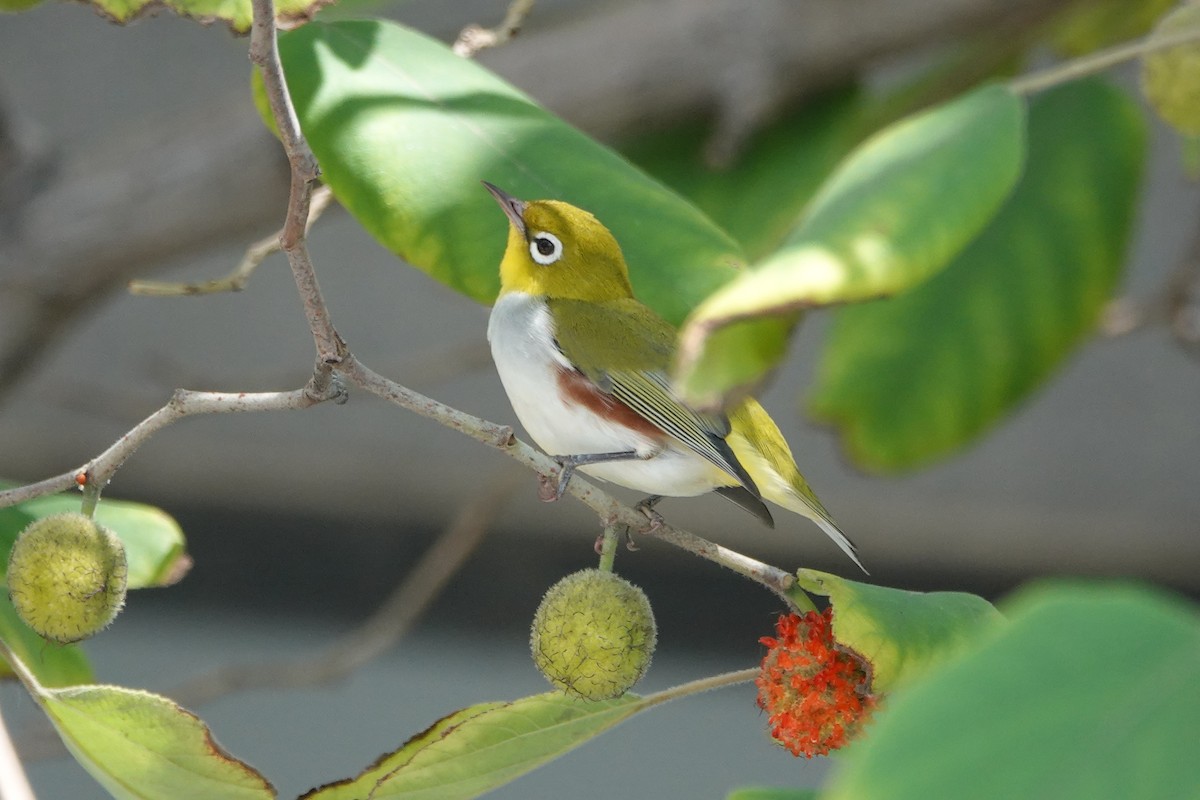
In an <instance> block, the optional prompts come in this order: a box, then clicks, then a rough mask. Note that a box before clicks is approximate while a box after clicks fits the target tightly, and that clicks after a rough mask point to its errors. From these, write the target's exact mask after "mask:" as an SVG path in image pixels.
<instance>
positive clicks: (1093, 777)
mask: <svg viewBox="0 0 1200 800" xmlns="http://www.w3.org/2000/svg"><path fill="white" fill-rule="evenodd" d="M1004 608H1005V611H1006V614H1007V615H1008V617H1009V619H1010V624H1008V625H1006V626H1004V628H1002V629H1001V630H999V631H998V633H997V635H996V636H994V637H991V638H990V639H989V640H988V641H987V642H985V643H984V644H983V645H982V646H981V647H979V648H978V649H976V650H974V651H972V652H971V653H969V654H967V655H965V656H963V657H962V658H959V659H957V660H955V661H953V662H951V663H947V664H945V665H943V666H942V667H941V668H939V669H936V670H933V671H931V672H929V673H927V674H926V675H925V676H924V677H923V678H922V679H921V680H919V681H917V682H915V683H912V684H909V685H907V686H905V687H904V688H902V689H901V690H900V691H897V692H895V693H894V694H893V695H891V697H889V698H888V702H887V706H886V708H885V709H883V711H882V713H880V714H879V715H878V716H877V718H876V720H875V721H874V722H873V723H872V725H871V727H869V728H868V729H867V732H866V735H865V736H864V737H863V738H862V740H861V741H859V742H856V743H855V744H854V745H853V746H852V747H851V748H849V749H848V750H847V751H846V753H845V756H844V758H843V759H842V760H841V762H840V763H839V765H838V767H839V769H838V771H837V773H835V776H834V778H833V781H832V783H831V786H830V788H829V791H828V792H827V793H826V794H823V795H822V797H823V798H827V800H843V799H845V800H849V799H850V798H863V797H870V798H872V800H928V798H932V797H971V798H973V799H974V800H991V798H997V800H999V798H1014V797H1025V798H1035V797H1046V798H1049V797H1052V798H1054V799H1055V800H1107V798H1113V800H1117V799H1118V798H1120V799H1122V800H1124V798H1131V797H1147V798H1149V797H1153V798H1156V800H1171V799H1172V798H1179V800H1185V798H1195V797H1200V761H1197V759H1196V720H1197V719H1200V680H1197V675H1196V665H1197V664H1200V615H1198V614H1197V608H1196V606H1194V605H1191V604H1188V603H1186V602H1184V601H1182V600H1180V599H1178V598H1175V597H1169V596H1166V595H1164V594H1163V593H1161V592H1158V591H1156V590H1151V589H1147V588H1141V587H1131V586H1120V585H1113V584H1108V585H1105V584H1093V585H1070V584H1061V583H1060V584H1056V585H1042V586H1040V587H1036V588H1033V589H1030V590H1026V591H1024V592H1022V593H1020V594H1019V595H1018V596H1017V597H1015V598H1013V601H1012V602H1011V603H1009V604H1006V605H1005V606H1004Z"/></svg>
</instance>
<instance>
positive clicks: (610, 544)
mask: <svg viewBox="0 0 1200 800" xmlns="http://www.w3.org/2000/svg"><path fill="white" fill-rule="evenodd" d="M623 530H625V528H623V527H621V526H619V525H606V526H605V527H604V535H603V537H602V538H601V540H600V567H599V568H600V571H601V572H612V571H613V563H614V562H615V561H616V560H617V540H618V539H620V538H621V531H623Z"/></svg>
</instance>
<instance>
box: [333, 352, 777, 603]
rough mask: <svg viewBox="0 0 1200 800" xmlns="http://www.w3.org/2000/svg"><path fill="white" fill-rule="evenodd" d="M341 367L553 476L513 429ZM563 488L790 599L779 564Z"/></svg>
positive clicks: (359, 366) (576, 484)
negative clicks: (739, 551) (776, 564)
mask: <svg viewBox="0 0 1200 800" xmlns="http://www.w3.org/2000/svg"><path fill="white" fill-rule="evenodd" d="M341 371H342V374H343V376H344V377H345V380H346V383H347V384H349V385H352V386H357V387H358V388H361V389H365V390H366V391H368V392H371V393H372V394H374V395H377V396H379V397H382V398H384V399H385V400H388V401H390V402H393V403H395V404H396V405H398V406H400V407H402V408H406V409H408V410H409V411H413V412H415V413H417V414H420V415H421V416H425V417H430V418H431V419H435V420H437V421H438V422H440V423H442V424H443V425H445V426H446V427H449V428H453V429H454V430H457V431H459V432H460V433H464V434H466V435H467V436H470V437H471V438H473V439H475V440H476V441H479V442H483V443H484V444H488V445H491V446H493V447H497V448H499V449H500V450H502V451H503V452H505V453H507V454H508V455H509V456H510V457H511V458H514V459H516V460H517V461H518V462H520V463H521V464H524V465H525V466H527V467H530V468H531V469H534V470H536V471H537V472H538V473H540V474H542V475H553V474H555V473H556V472H557V470H558V469H559V465H558V463H557V462H556V461H554V460H553V459H552V458H550V457H549V456H546V455H543V454H542V453H539V452H538V451H537V450H534V449H533V448H532V447H530V446H529V445H527V444H525V443H524V442H522V441H520V440H518V439H517V438H516V437H514V436H513V433H512V428H509V427H507V426H502V425H497V424H496V423H494V422H488V421H487V420H485V419H481V418H479V417H475V416H472V415H471V414H467V413H465V412H462V411H459V410H457V409H455V408H451V407H450V406H447V405H445V404H443V403H440V402H438V401H437V400H433V399H432V398H429V397H425V396H424V395H422V394H420V393H418V392H414V391H412V390H411V389H408V388H406V387H404V386H401V385H400V384H398V383H395V382H394V381H390V380H388V379H387V378H385V377H383V376H382V375H379V374H377V373H375V372H373V371H372V370H371V369H370V368H369V367H367V366H365V365H364V364H363V363H362V362H360V361H358V360H357V359H356V358H354V356H353V355H347V357H346V359H345V361H344V362H343V363H342V366H341ZM567 492H568V493H569V494H571V495H573V496H574V497H575V498H576V499H578V500H580V501H581V502H583V504H584V505H586V506H587V507H588V508H590V509H592V510H593V511H595V512H596V514H597V515H598V516H599V517H600V520H601V523H602V524H603V525H604V526H606V527H607V526H609V525H614V524H616V525H624V526H626V527H628V528H630V529H631V530H635V531H638V532H640V533H641V534H643V535H646V536H653V537H655V538H657V539H661V540H663V541H665V542H669V543H670V544H673V545H675V546H676V547H679V548H682V549H684V550H687V551H688V552H689V553H692V554H693V555H697V556H700V557H701V558H705V559H708V560H709V561H712V562H714V563H717V564H720V565H722V566H724V567H728V568H729V569H731V570H733V571H734V572H736V573H738V574H739V575H742V576H744V577H747V578H749V579H750V580H753V581H756V582H758V583H760V584H762V585H763V586H765V587H766V588H768V589H770V590H771V591H772V592H774V593H775V594H777V595H779V596H780V597H781V598H783V599H784V600H786V601H788V602H791V599H790V595H789V594H788V592H789V590H790V589H791V588H792V586H793V585H794V584H795V582H796V579H795V577H793V576H792V575H791V574H789V573H787V572H784V571H783V570H781V569H779V568H778V567H773V566H771V565H770V564H765V563H763V562H761V561H758V560H757V559H753V558H750V557H749V556H744V555H742V554H741V553H738V552H736V551H733V550H730V549H728V548H726V547H722V546H721V545H719V544H716V543H714V542H710V541H708V540H707V539H702V538H701V537H699V536H696V535H695V534H693V533H689V532H688V531H685V530H682V529H680V528H674V527H672V526H670V525H663V524H660V525H658V526H655V525H653V524H652V523H651V522H650V520H649V519H648V518H647V517H646V515H645V514H643V513H642V512H640V511H638V510H637V509H634V508H631V507H629V506H627V505H625V504H623V503H621V502H620V501H619V500H617V499H616V498H614V497H612V496H611V495H609V494H607V493H605V492H602V491H601V490H600V489H597V488H596V487H595V486H593V485H592V484H590V483H588V482H587V481H585V480H583V479H581V478H580V477H579V476H575V477H573V478H572V479H571V482H570V484H568V486H567Z"/></svg>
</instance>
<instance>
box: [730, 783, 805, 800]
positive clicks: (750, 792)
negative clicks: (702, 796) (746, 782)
mask: <svg viewBox="0 0 1200 800" xmlns="http://www.w3.org/2000/svg"><path fill="white" fill-rule="evenodd" d="M819 797H820V793H819V792H818V791H817V790H816V789H791V788H786V787H780V786H746V787H744V788H741V789H734V790H733V791H732V792H730V793H729V794H727V795H725V800H818V798H819Z"/></svg>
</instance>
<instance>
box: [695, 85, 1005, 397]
mask: <svg viewBox="0 0 1200 800" xmlns="http://www.w3.org/2000/svg"><path fill="white" fill-rule="evenodd" d="M1022 121H1023V110H1022V105H1021V100H1020V99H1019V98H1018V97H1016V96H1015V95H1013V94H1012V92H1010V91H1009V90H1008V89H1007V88H1004V87H1002V86H987V87H984V88H982V89H978V90H976V91H974V92H971V93H970V94H967V95H965V96H963V97H961V98H959V99H957V100H955V101H953V102H951V103H947V104H945V105H942V106H938V107H937V108H934V109H932V110H930V111H926V112H924V113H921V114H918V115H916V116H914V117H910V118H908V119H905V120H902V121H900V122H898V123H895V124H893V125H890V126H888V127H887V128H885V129H884V130H883V131H881V132H879V133H877V134H875V135H874V136H873V137H871V138H870V139H868V140H867V141H866V142H865V143H863V144H862V145H861V146H860V147H858V148H857V149H856V150H855V151H854V152H853V153H852V154H851V155H850V156H849V157H848V158H847V159H846V161H845V162H843V164H842V165H841V166H840V167H839V168H838V170H837V171H836V172H835V173H834V175H833V176H832V177H831V178H830V179H829V180H828V181H827V182H826V183H825V185H824V186H823V187H822V188H821V190H820V192H819V193H818V194H817V196H816V197H815V198H814V199H813V201H812V203H811V204H810V206H809V208H808V211H807V213H806V215H805V217H804V219H803V221H802V222H801V224H800V225H799V227H798V228H797V229H796V230H795V231H794V232H793V233H792V234H791V235H790V236H789V237H788V239H787V241H786V242H785V243H784V245H783V247H782V248H780V249H779V250H778V251H776V252H775V253H774V254H772V255H770V256H768V257H767V258H766V259H764V260H763V261H761V262H759V263H757V264H755V265H754V267H753V269H751V270H750V271H749V272H746V273H745V274H743V275H741V276H739V277H738V278H737V279H736V280H734V281H732V282H730V283H729V284H728V285H726V286H724V287H722V288H721V289H719V290H717V291H716V292H715V293H714V294H713V295H712V296H710V297H709V298H707V299H706V300H705V301H704V302H703V303H702V304H701V305H700V306H699V307H698V308H697V309H696V311H695V312H694V313H693V314H692V315H691V317H689V319H688V322H687V325H686V327H685V329H684V331H683V332H682V334H681V340H680V341H681V351H680V358H679V364H678V374H677V377H678V380H679V383H680V386H681V388H682V390H683V392H684V393H685V395H686V396H687V397H688V398H689V399H690V400H691V401H693V402H694V403H696V404H698V405H700V406H703V407H712V406H715V405H720V404H722V403H723V402H726V401H727V400H729V399H730V398H732V397H736V396H738V395H740V394H742V393H745V392H747V391H749V390H750V389H752V388H753V387H754V386H755V385H756V384H757V383H758V382H759V381H761V380H762V379H763V378H765V377H766V375H767V374H768V373H769V372H770V371H771V370H772V369H773V368H774V367H775V366H776V365H777V363H778V360H779V356H780V354H782V353H783V351H784V348H785V347H786V344H787V339H788V336H789V335H790V332H791V329H792V327H793V326H794V324H795V322H796V320H797V319H798V318H799V311H800V310H801V309H804V308H809V307H812V306H819V305H828V304H831V303H848V302H857V301H863V300H869V299H873V298H877V297H882V296H886V295H891V294H895V293H897V292H900V291H902V290H904V289H907V288H909V287H912V286H914V285H916V284H918V283H920V282H921V281H924V280H926V279H927V278H929V277H930V276H931V275H933V274H935V273H936V272H937V271H938V270H940V269H942V268H943V267H944V266H945V265H946V264H947V263H948V262H949V261H950V260H951V259H952V258H953V257H954V256H955V255H956V254H957V253H958V252H959V251H960V250H961V249H962V248H963V247H964V246H965V245H966V244H967V243H968V242H969V241H970V240H971V239H972V238H974V237H975V236H976V235H977V234H978V233H979V231H980V230H982V229H983V228H984V226H985V225H986V224H987V222H988V221H989V220H990V219H991V217H992V216H993V215H994V214H995V212H996V210H997V209H998V208H999V207H1000V205H1001V204H1002V203H1003V201H1004V199H1005V198H1006V197H1007V196H1008V194H1009V192H1010V191H1011V189H1012V187H1013V185H1014V184H1015V183H1016V181H1017V178H1018V176H1019V174H1020V170H1021V163H1022V159H1023V155H1024V139H1023V134H1022ZM737 327H741V328H743V329H745V330H744V332H740V333H739V334H737V335H736V336H735V335H733V334H726V336H725V337H715V336H714V334H715V333H716V332H718V331H722V330H723V329H726V328H737ZM749 340H758V341H761V342H763V343H762V344H760V345H759V346H758V347H756V348H755V350H754V351H752V352H751V353H749V354H746V353H738V352H730V351H731V350H733V348H734V347H741V346H744V344H745V342H746V341H749ZM764 356H765V357H764Z"/></svg>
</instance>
